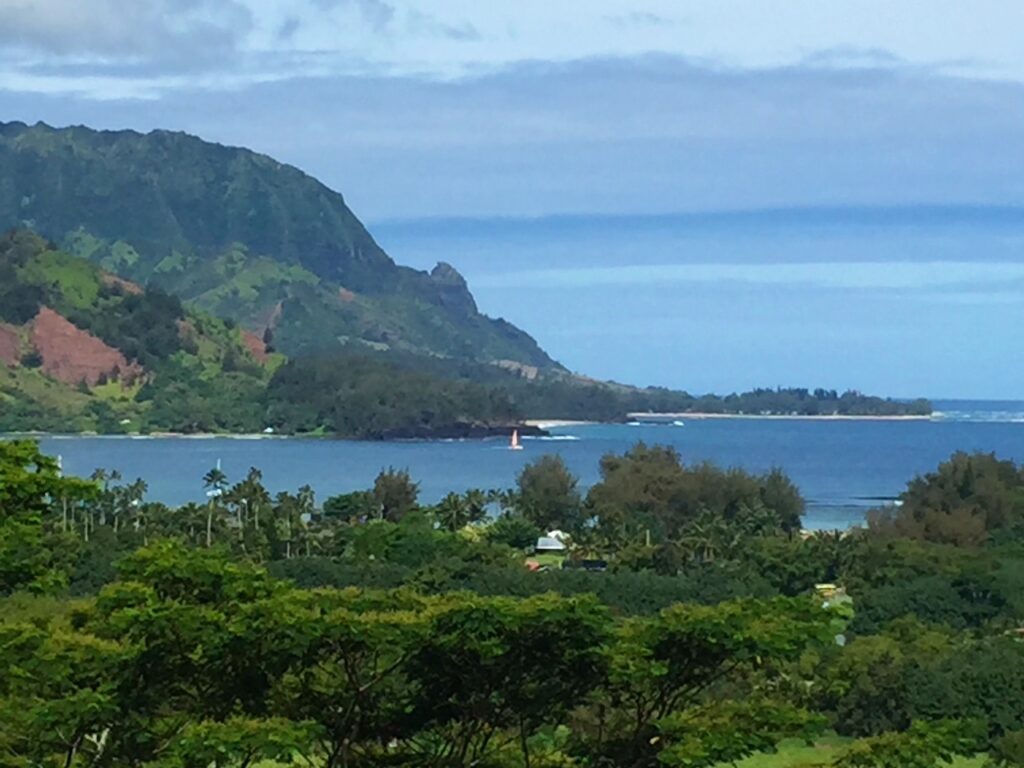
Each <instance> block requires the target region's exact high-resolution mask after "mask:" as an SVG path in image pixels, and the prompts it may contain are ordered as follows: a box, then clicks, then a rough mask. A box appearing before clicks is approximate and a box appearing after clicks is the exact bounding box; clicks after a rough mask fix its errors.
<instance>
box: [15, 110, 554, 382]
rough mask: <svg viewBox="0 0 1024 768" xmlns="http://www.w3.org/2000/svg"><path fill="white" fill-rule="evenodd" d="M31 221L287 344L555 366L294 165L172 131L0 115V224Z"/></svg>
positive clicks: (440, 270) (294, 350)
mask: <svg viewBox="0 0 1024 768" xmlns="http://www.w3.org/2000/svg"><path fill="white" fill-rule="evenodd" d="M16 227H18V228H27V229H32V230H34V231H36V232H39V233H40V234H42V235H43V236H45V237H48V238H50V239H52V240H53V241H55V242H56V243H58V244H60V245H61V246H62V247H63V248H64V249H65V250H67V251H68V252H70V253H72V254H75V255H79V256H84V257H86V258H88V259H90V260H91V261H93V262H95V263H97V264H99V265H100V266H102V267H103V268H104V269H107V270H109V271H111V272H114V273H116V274H118V275H120V276H122V277H124V278H126V279H129V280H133V281H135V282H138V283H140V284H150V283H152V284H153V285H156V286H159V287H160V288H162V289H164V290H166V291H168V292H171V293H174V294H176V295H178V296H180V297H181V298H182V299H183V300H184V301H185V302H186V303H187V304H189V305H191V306H195V307H197V308H199V309H202V310H204V311H206V312H210V313H213V314H217V315H220V316H223V317H227V318H231V319H233V320H235V321H237V322H239V323H240V324H242V325H244V326H245V327H247V328H250V329H252V330H254V331H256V332H257V333H260V334H262V333H265V332H266V331H267V330H268V329H269V331H270V336H272V337H273V339H274V343H275V346H277V347H278V348H279V349H281V350H282V351H284V352H286V353H288V354H292V355H293V354H298V353H312V352H322V351H329V350H331V349H336V348H338V347H340V346H344V345H353V344H354V345H356V346H366V347H368V348H371V349H395V350H401V351H406V352H413V353H418V354H426V355H431V356H438V357H442V358H457V359H469V360H474V361H479V362H485V363H490V362H496V361H514V362H516V363H520V364H524V365H528V366H534V367H539V368H546V369H560V366H558V364H557V363H555V362H554V361H553V360H552V359H551V358H550V357H549V356H548V355H547V354H546V353H545V352H544V351H543V350H542V349H541V348H540V347H539V345H538V344H537V343H536V341H534V339H532V338H531V337H530V336H529V335H527V334H526V333H524V332H523V331H521V330H519V329H518V328H516V327H515V326H513V325H512V324H510V323H508V322H506V321H504V320H500V319H492V318H489V317H487V316H485V315H482V314H481V313H480V312H479V311H478V309H477V306H476V303H475V301H474V300H473V297H472V295H471V294H470V292H469V289H468V287H467V286H466V283H465V280H463V278H462V276H461V275H459V273H458V272H457V271H456V270H455V269H454V267H452V266H451V265H448V264H439V265H438V266H437V267H436V268H435V269H434V270H433V271H432V272H430V273H427V272H422V271H418V270H414V269H411V268H408V267H403V266H399V265H398V264H396V263H395V262H394V261H393V260H392V259H391V258H390V257H389V256H388V255H387V254H386V253H385V252H384V251H383V250H382V249H381V248H380V246H379V245H377V243H376V242H375V241H374V240H373V238H372V236H371V235H370V234H369V232H367V230H366V228H365V227H364V226H363V225H362V224H361V223H360V221H359V220H358V219H357V218H356V216H355V215H354V214H353V213H352V211H351V210H349V208H348V206H347V205H346V204H345V201H344V198H343V197H342V196H341V195H340V194H338V193H337V192H334V191H332V190H330V189H328V188H327V187H326V186H324V185H323V184H321V183H320V182H318V181H317V180H315V179H314V178H312V177H310V176H308V175H307V174H305V173H303V172H302V171H300V170H298V169H297V168H294V167H291V166H288V165H284V164H281V163H278V162H277V161H275V160H273V159H272V158H269V157H267V156H265V155H260V154H257V153H255V152H252V151H249V150H247V149H241V148H234V147H226V146H223V145H220V144H213V143H209V142H206V141H203V140H201V139H199V138H196V137H194V136H190V135H187V134H184V133H175V132H169V131H153V132H151V133H148V134H141V133H137V132H134V131H95V130H92V129H89V128H85V127H73V128H61V129H57V128H52V127H50V126H47V125H44V124H41V123H39V124H36V125H33V126H28V125H26V124H24V123H17V122H14V123H0V229H8V228H16Z"/></svg>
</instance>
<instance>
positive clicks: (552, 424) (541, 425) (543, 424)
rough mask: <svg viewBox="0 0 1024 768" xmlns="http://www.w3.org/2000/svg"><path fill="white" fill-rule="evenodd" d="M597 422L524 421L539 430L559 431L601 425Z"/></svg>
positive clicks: (566, 420) (563, 420) (568, 420)
mask: <svg viewBox="0 0 1024 768" xmlns="http://www.w3.org/2000/svg"><path fill="white" fill-rule="evenodd" d="M599 423H600V422H597V421H572V420H571V419H526V420H524V421H523V424H525V425H526V426H528V427H536V428H537V429H557V428H558V427H585V426H587V425H588V424H599Z"/></svg>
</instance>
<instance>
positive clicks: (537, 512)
mask: <svg viewBox="0 0 1024 768" xmlns="http://www.w3.org/2000/svg"><path fill="white" fill-rule="evenodd" d="M578 483H579V481H578V480H577V479H576V478H575V477H574V476H573V475H572V473H571V472H569V468H568V467H566V465H565V461H563V459H562V457H561V456H553V455H549V456H542V457H540V458H539V459H537V460H536V461H534V462H531V463H530V464H527V465H526V466H525V467H523V469H522V471H521V472H520V473H519V476H518V477H517V478H516V486H517V490H518V498H517V507H518V508H519V510H520V512H521V513H522V515H523V517H525V518H526V519H527V520H529V521H530V522H531V523H533V524H534V525H536V526H537V527H538V528H541V529H543V530H544V531H552V530H555V529H559V530H565V531H570V532H571V531H578V530H579V529H580V527H581V526H582V525H583V514H582V504H581V499H580V493H579V490H578V488H577V486H578Z"/></svg>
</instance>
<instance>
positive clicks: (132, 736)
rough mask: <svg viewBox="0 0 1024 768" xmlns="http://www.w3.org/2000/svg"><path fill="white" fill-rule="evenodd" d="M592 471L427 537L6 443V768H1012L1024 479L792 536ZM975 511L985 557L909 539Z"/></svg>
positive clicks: (925, 482)
mask: <svg viewBox="0 0 1024 768" xmlns="http://www.w3.org/2000/svg"><path fill="white" fill-rule="evenodd" d="M601 469H602V477H601V481H600V482H599V483H598V484H597V485H596V486H594V487H593V488H592V489H591V490H590V491H589V492H588V493H586V494H584V493H582V492H581V491H580V490H579V488H578V484H577V483H576V480H575V478H573V477H572V476H571V475H570V474H569V473H568V471H567V470H566V468H565V465H564V464H562V463H561V462H560V460H558V459H557V458H554V457H546V458H542V459H540V460H538V461H536V462H534V463H533V464H530V465H528V466H527V467H526V468H525V469H524V470H523V472H522V474H521V475H520V477H519V478H518V481H517V484H516V487H515V488H513V489H509V490H501V491H491V492H484V491H470V492H468V493H465V494H450V495H449V496H448V497H446V498H445V499H443V500H442V501H441V502H440V503H438V504H436V505H433V506H424V505H422V504H420V503H419V502H418V489H417V486H416V483H415V481H414V479H413V478H410V477H409V475H408V474H407V473H406V472H403V471H401V470H395V469H387V470H384V471H382V472H381V474H380V476H379V477H378V479H377V481H376V483H375V484H374V487H373V488H371V489H367V490H366V491H363V492H359V493H353V494H347V495H345V496H339V497H334V498H331V499H328V500H325V501H324V502H323V504H322V505H321V504H318V503H317V501H316V499H315V496H314V494H313V492H312V490H311V489H309V488H302V489H299V490H298V491H297V492H296V493H281V494H278V495H277V496H275V497H273V498H272V497H271V495H270V494H269V493H268V491H267V490H266V489H265V488H264V486H263V484H262V482H261V477H260V475H259V473H258V472H257V471H255V470H253V471H252V472H250V473H249V475H247V476H246V477H244V478H237V479H236V480H237V481H236V482H234V483H233V484H232V482H231V481H230V479H229V478H227V477H225V476H224V475H223V473H222V472H220V471H219V470H216V469H215V470H211V471H210V473H208V474H207V476H206V478H205V483H206V485H207V486H208V488H209V489H210V494H209V495H208V501H207V502H206V503H204V504H202V505H187V506H185V507H183V508H180V509H176V510H172V509H168V508H166V507H164V506H163V505H160V504H158V503H154V502H149V501H147V500H146V498H145V491H146V488H145V484H144V483H143V482H142V481H136V482H132V483H126V482H124V481H123V480H122V479H121V478H120V477H119V476H118V475H117V474H116V473H114V472H110V471H98V472H97V473H96V474H95V475H94V476H93V478H91V479H89V480H79V479H75V478H64V477H61V476H60V474H59V472H58V470H57V467H56V464H55V462H54V461H53V460H52V459H50V458H48V457H46V456H43V455H41V454H40V453H39V452H38V448H37V447H36V446H35V445H34V444H33V443H29V442H0V594H7V595H8V597H6V598H0V764H3V765H11V766H15V765H17V766H27V765H32V766H50V765H54V766H56V765H61V766H79V765H88V766H121V765H132V766H167V767H169V766H175V767H180V768H184V767H185V766H189V767H191V766H250V765H256V764H260V765H264V766H269V765H287V764H293V763H294V764H307V765H317V766H356V765H358V766H385V765H415V766H439V767H440V766H446V767H447V766H494V767H495V768H498V767H505V766H508V767H510V768H511V767H512V766H524V767H530V766H532V767H534V768H536V767H537V766H550V767H554V766H560V767H562V768H571V767H572V766H595V767H596V766H601V767H604V766H607V767H608V768H612V766H615V767H618V766H638V767H644V768H648V767H649V768H654V766H666V765H667V766H689V767H690V768H696V767H699V766H719V765H725V764H728V763H731V762H732V761H734V760H737V759H740V758H743V757H745V756H748V755H753V754H756V753H762V752H764V751H770V750H772V749H773V748H774V747H775V745H777V744H778V743H779V742H780V741H781V740H782V739H785V738H792V737H796V738H798V739H801V740H811V741H813V740H815V739H817V738H818V737H819V736H820V735H821V734H822V733H824V732H825V731H826V730H831V731H833V732H834V733H835V734H836V735H834V736H832V737H830V739H829V741H828V743H829V744H831V745H833V747H834V749H833V754H832V755H831V757H829V759H828V761H827V763H821V762H819V764H835V765H837V766H842V767H844V768H860V767H867V766H894V767H895V766H900V767H901V768H902V767H903V766H911V768H914V767H915V766H922V767H925V766H929V767H930V766H937V765H942V764H945V761H947V760H950V759H952V758H953V757H955V756H956V755H963V756H970V757H972V758H973V756H975V755H978V754H982V755H986V756H987V757H985V758H984V759H987V760H989V761H990V762H991V764H992V765H993V766H1012V765H1021V764H1024V752H1022V746H1024V710H1022V709H1021V707H1020V702H1021V701H1022V700H1024V643H1022V642H1021V641H1020V640H1019V639H1018V636H1017V633H1016V629H1017V627H1019V626H1020V623H1021V621H1022V619H1024V601H1022V599H1021V595H1022V594H1024V550H1021V548H1020V544H1019V538H1017V537H1016V536H1015V534H1014V531H1016V530H1018V528H1017V526H1018V524H1019V522H1020V519H1021V508H1020V505H1019V503H1018V502H1019V484H1020V477H1021V473H1020V469H1019V468H1017V467H1015V466H1013V465H1012V464H1010V463H1007V462H999V461H998V460H996V459H995V458H994V457H991V456H983V455H977V456H956V457H954V458H953V459H952V460H951V461H950V462H949V463H947V464H944V465H942V466H941V467H939V468H938V469H937V470H936V472H935V473H932V474H930V475H927V476H924V477H921V478H917V479H915V480H914V481H912V482H911V483H910V484H909V485H908V488H907V491H906V493H905V494H904V496H903V498H902V502H903V506H902V507H900V508H899V509H898V511H891V512H890V513H889V514H887V515H886V516H885V521H886V523H887V524H886V525H885V526H883V527H881V528H879V527H878V526H877V525H876V524H873V525H872V526H871V527H869V528H868V529H866V530H863V531H854V532H850V533H849V534H817V535H810V536H807V535H800V534H799V533H798V530H797V529H798V521H799V514H800V511H801V509H802V500H801V499H800V496H799V493H798V492H797V490H796V489H795V488H794V487H793V486H792V484H791V483H790V482H789V481H788V479H787V478H786V477H785V475H784V474H782V473H781V472H772V473H768V474H766V475H763V476H754V475H750V474H747V473H744V472H740V471H727V470H721V469H718V468H716V467H713V466H710V465H704V466H685V465H683V464H682V463H681V462H680V461H679V459H678V457H677V456H676V455H675V454H674V453H673V452H672V451H671V450H669V449H665V448H661V447H649V446H642V445H639V446H637V447H635V448H634V449H632V450H631V451H629V452H627V453H626V454H624V455H609V456H607V457H605V458H604V460H603V461H602V467H601ZM967 509H975V510H977V509H980V510H984V511H990V510H999V511H998V512H997V513H994V514H981V513H978V514H976V515H974V516H973V518H972V519H976V518H980V519H981V520H982V521H983V522H982V523H979V524H980V525H983V526H984V529H985V530H986V531H987V532H988V533H989V534H990V535H988V536H986V537H983V538H978V537H972V538H970V539H965V540H963V541H957V542H952V541H950V540H949V538H948V536H947V535H946V534H945V531H946V530H947V529H946V528H945V527H944V526H939V527H938V528H936V527H934V526H929V525H925V526H924V527H923V528H922V527H920V526H917V525H913V524H911V521H914V522H920V521H921V520H922V519H925V518H927V517H928V515H927V514H925V512H926V511H933V512H934V511H935V510H945V511H946V512H947V513H948V514H950V515H951V516H953V517H955V518H958V517H959V516H961V515H966V512H964V511H963V510H967ZM957 510H961V511H957ZM928 519H929V520H930V518H928ZM893 521H896V522H902V523H904V524H905V527H903V526H901V525H897V524H895V523H893ZM889 523H893V524H889ZM554 527H557V528H559V529H561V530H562V531H564V532H565V535H566V538H565V539H564V540H565V541H566V542H567V543H568V545H569V546H568V552H567V560H566V564H565V567H562V568H557V567H553V566H552V567H548V568H546V569H544V568H542V569H541V571H540V572H530V571H528V570H527V569H526V568H524V567H523V566H524V560H527V559H533V560H535V559H539V558H540V555H537V556H536V557H533V556H530V555H529V544H530V542H531V541H532V540H533V539H535V537H536V536H537V535H539V533H541V532H543V531H546V530H549V529H551V528H554ZM935 531H941V532H942V533H941V534H936V533H935ZM598 560H599V561H600V562H601V563H603V565H602V567H605V568H606V570H601V571H595V570H588V569H587V568H585V567H584V566H585V565H586V564H587V563H594V562H596V561H598ZM574 566H575V567H574ZM822 582H832V583H835V584H837V585H838V586H839V588H840V591H839V592H838V593H837V594H835V595H833V594H831V593H829V595H828V596H827V600H826V602H825V607H823V605H822V597H821V596H820V590H817V589H816V585H819V584H820V583H822ZM844 592H845V593H844ZM981 762H982V758H979V759H978V760H977V761H976V763H975V764H977V765H981Z"/></svg>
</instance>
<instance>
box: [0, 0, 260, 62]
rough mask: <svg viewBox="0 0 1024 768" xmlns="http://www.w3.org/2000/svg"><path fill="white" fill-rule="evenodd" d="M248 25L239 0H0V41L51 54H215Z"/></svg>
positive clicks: (248, 13) (233, 42)
mask: <svg viewBox="0 0 1024 768" xmlns="http://www.w3.org/2000/svg"><path fill="white" fill-rule="evenodd" d="M251 26H252V14H251V11H250V10H249V8H247V7H246V6H245V5H243V4H242V3H241V2H239V1H238V0H74V1H73V2H68V0H0V46H2V47H3V48H7V49H15V50H21V51H40V52H45V53H47V54H49V55H51V56H72V57H80V56H87V55H95V56H99V57H102V58H103V59H106V60H124V59H139V58H143V59H151V60H162V59H167V58H175V57H178V56H182V55H186V54H187V55H190V56H199V57H203V58H207V57H209V56H210V55H211V53H213V54H215V56H216V57H217V58H219V57H220V56H221V55H223V54H225V53H227V52H228V50H230V49H234V48H235V47H236V46H237V45H238V44H239V42H240V40H241V39H242V38H244V36H245V34H246V33H247V32H248V31H249V29H250V28H251ZM225 49H227V50H225Z"/></svg>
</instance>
